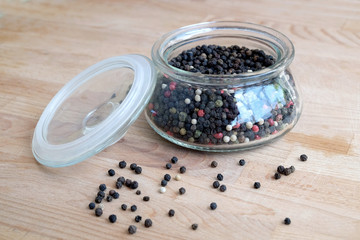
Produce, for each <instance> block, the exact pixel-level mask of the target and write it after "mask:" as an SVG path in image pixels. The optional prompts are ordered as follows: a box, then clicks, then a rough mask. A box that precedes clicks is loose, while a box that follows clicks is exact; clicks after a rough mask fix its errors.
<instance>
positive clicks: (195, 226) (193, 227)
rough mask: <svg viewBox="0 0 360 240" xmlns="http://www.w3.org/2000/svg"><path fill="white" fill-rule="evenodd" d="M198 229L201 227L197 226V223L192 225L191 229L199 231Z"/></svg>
mask: <svg viewBox="0 0 360 240" xmlns="http://www.w3.org/2000/svg"><path fill="white" fill-rule="evenodd" d="M198 227H199V225H198V224H196V223H194V224H192V225H191V228H192V229H193V230H196V229H198Z"/></svg>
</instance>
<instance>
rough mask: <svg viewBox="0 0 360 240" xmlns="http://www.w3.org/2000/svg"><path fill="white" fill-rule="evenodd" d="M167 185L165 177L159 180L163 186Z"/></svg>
mask: <svg viewBox="0 0 360 240" xmlns="http://www.w3.org/2000/svg"><path fill="white" fill-rule="evenodd" d="M166 185H167V181H166V180H165V179H163V180H161V186H163V187H165V186H166Z"/></svg>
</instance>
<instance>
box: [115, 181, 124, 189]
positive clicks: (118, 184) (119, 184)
mask: <svg viewBox="0 0 360 240" xmlns="http://www.w3.org/2000/svg"><path fill="white" fill-rule="evenodd" d="M122 185H123V184H122V183H121V182H116V184H115V186H116V188H117V189H120V188H122Z"/></svg>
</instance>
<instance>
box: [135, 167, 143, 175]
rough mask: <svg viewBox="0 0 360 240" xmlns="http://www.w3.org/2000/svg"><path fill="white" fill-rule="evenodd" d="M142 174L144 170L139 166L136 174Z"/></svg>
mask: <svg viewBox="0 0 360 240" xmlns="http://www.w3.org/2000/svg"><path fill="white" fill-rule="evenodd" d="M141 172H142V168H141V167H139V166H137V167H136V168H135V173H136V174H141Z"/></svg>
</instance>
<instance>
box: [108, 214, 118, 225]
mask: <svg viewBox="0 0 360 240" xmlns="http://www.w3.org/2000/svg"><path fill="white" fill-rule="evenodd" d="M116 219H117V218H116V215H115V214H111V215H110V216H109V221H110V222H111V223H114V222H116Z"/></svg>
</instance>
